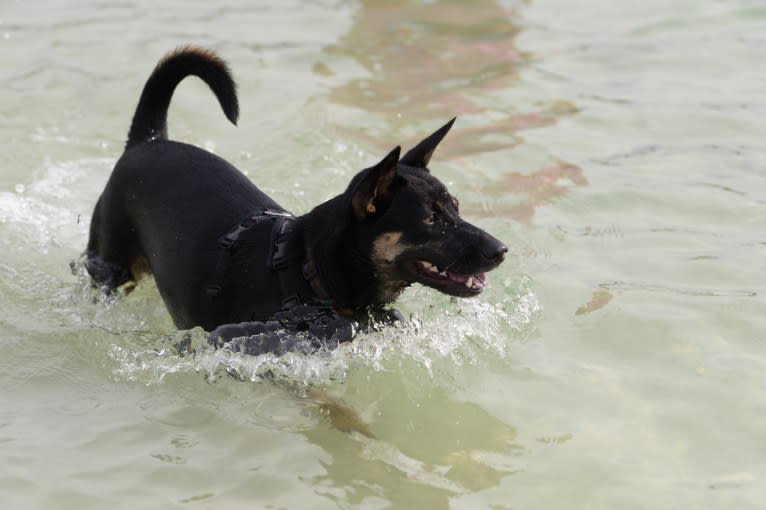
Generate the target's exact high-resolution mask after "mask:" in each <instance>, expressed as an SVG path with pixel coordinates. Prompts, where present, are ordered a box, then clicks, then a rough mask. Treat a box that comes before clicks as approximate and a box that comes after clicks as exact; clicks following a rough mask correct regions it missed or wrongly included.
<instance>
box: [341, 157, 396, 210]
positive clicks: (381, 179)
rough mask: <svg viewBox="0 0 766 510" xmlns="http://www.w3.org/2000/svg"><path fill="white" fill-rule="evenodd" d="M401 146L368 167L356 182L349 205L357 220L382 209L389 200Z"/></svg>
mask: <svg viewBox="0 0 766 510" xmlns="http://www.w3.org/2000/svg"><path fill="white" fill-rule="evenodd" d="M401 150H402V148H401V147H398V146H397V147H396V148H395V149H394V150H392V151H391V152H389V153H388V156H386V157H385V158H383V160H382V161H381V162H380V163H378V164H377V165H375V166H374V167H372V168H370V169H369V171H368V172H367V175H365V176H364V178H363V179H362V180H361V182H359V184H357V186H356V188H355V189H354V194H353V196H352V197H351V207H352V208H353V209H354V215H355V216H356V218H357V219H358V220H363V219H365V218H368V217H370V216H372V215H374V214H375V213H377V212H380V211H382V210H383V209H384V208H385V207H386V206H387V205H388V203H389V202H390V201H391V196H392V195H393V188H394V186H393V184H394V179H395V178H396V165H397V164H398V163H399V153H400V152H401Z"/></svg>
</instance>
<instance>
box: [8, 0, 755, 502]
mask: <svg viewBox="0 0 766 510" xmlns="http://www.w3.org/2000/svg"><path fill="white" fill-rule="evenodd" d="M154 4H155V3H154V2H148V1H145V2H144V1H142V2H134V3H127V2H123V3H106V2H102V3H100V4H98V3H93V2H83V1H61V2H56V3H47V4H45V5H43V4H40V3H33V2H27V3H8V2H6V3H5V4H4V5H3V6H2V7H0V62H2V66H0V84H2V89H3V92H2V96H0V97H2V99H1V100H0V119H1V121H0V148H1V149H2V150H0V248H1V249H2V252H1V253H2V255H0V506H2V508H14V509H16V508H18V509H37V508H39V509H50V508H62V509H68V508H78V509H79V508H105V507H109V508H131V509H138V508H146V509H150V508H152V509H153V508H215V509H237V508H514V509H516V508H524V509H536V508H588V509H591V508H610V509H612V508H620V509H626V508H651V509H657V508H669V509H670V508H673V509H675V508H738V509H744V508H762V507H763V505H764V501H766V489H764V487H766V392H765V391H764V389H766V346H765V342H766V319H765V317H766V302H765V301H764V297H763V296H764V293H766V286H765V285H764V281H766V279H765V278H766V271H765V270H764V268H765V266H764V263H763V261H764V256H766V233H765V232H766V171H765V170H764V166H765V165H766V142H764V140H766V104H765V103H764V99H763V97H764V90H766V72H765V71H764V69H763V55H764V49H766V35H765V34H766V8H764V7H763V5H762V3H761V2H759V1H755V0H753V1H746V0H728V1H723V0H721V1H711V2H698V1H692V0H675V1H672V2H666V1H658V0H647V1H644V2H640V3H637V4H636V5H629V4H628V3H627V2H608V1H606V0H583V1H581V2H576V3H573V2H565V1H563V0H530V1H528V2H521V3H517V4H514V3H511V2H496V1H492V0H479V1H475V2H458V1H454V2H447V1H430V2H425V1H424V2H415V1H404V0H395V1H382V0H378V1H371V0H368V1H364V0H359V1H341V2H331V1H326V2H325V1H303V2H301V1H292V2H279V3H278V4H277V3H276V2H274V4H277V5H279V7H273V6H268V5H267V2H245V1H240V2H216V3H211V2H199V1H195V2H190V1H183V2H182V1H176V2H164V4H165V7H162V8H157V7H155V6H154ZM189 42H194V43H199V44H203V45H206V46H209V47H211V48H214V49H216V50H218V51H219V52H220V53H221V54H222V55H223V56H224V57H225V58H226V59H227V60H228V61H229V62H230V64H231V65H232V67H233V70H234V72H235V75H236V78H237V80H238V82H239V85H240V87H239V89H240V101H241V105H242V117H241V121H240V124H239V127H237V128H234V127H232V126H230V125H228V124H227V122H226V120H225V118H224V116H223V115H222V114H221V112H220V111H218V105H217V104H216V102H215V100H214V98H213V97H212V96H211V95H210V93H209V92H208V91H207V90H206V89H205V88H204V86H202V85H201V84H200V83H198V82H194V81H193V80H189V81H188V82H184V83H183V85H182V86H181V87H180V89H179V91H178V93H177V94H176V96H175V98H174V101H173V104H172V107H171V116H170V121H169V125H170V131H171V136H172V137H174V138H177V139H181V140H184V141H189V142H192V143H195V144H198V145H200V146H203V147H205V148H208V149H210V150H213V151H215V152H216V153H218V154H220V155H222V156H223V157H225V158H227V159H229V160H230V161H232V162H233V163H234V164H236V165H237V166H238V167H240V168H241V169H243V170H244V171H246V172H247V175H248V176H249V177H250V178H251V179H253V181H254V182H256V183H258V185H259V186H260V187H262V188H263V189H264V190H266V191H267V192H268V193H270V194H272V195H273V196H274V197H275V198H276V199H277V200H278V201H279V202H281V203H282V204H284V205H285V206H287V207H289V208H290V209H292V210H293V211H294V212H297V213H300V212H304V211H306V210H307V209H308V208H309V207H311V206H312V205H313V204H315V203H317V202H319V201H322V200H324V199H326V198H329V197H330V196H332V195H333V194H336V193H338V192H340V191H341V190H342V189H343V188H344V187H345V184H346V183H347V181H348V179H349V178H350V176H351V175H353V173H354V172H355V171H356V170H358V169H360V168H363V167H365V166H367V165H369V164H370V163H371V162H373V161H376V159H379V158H380V157H381V156H382V155H383V154H385V153H386V152H387V150H389V149H390V148H392V147H393V146H394V145H397V144H403V145H404V146H405V147H409V146H410V145H411V144H412V143H413V142H414V141H416V140H417V139H419V137H421V136H423V135H425V134H427V133H429V132H430V131H432V130H433V129H435V128H436V127H438V126H440V125H441V124H443V123H444V122H445V121H446V120H448V119H449V118H451V117H452V116H453V115H457V116H458V117H459V120H458V123H457V124H456V125H455V127H454V128H453V131H452V132H451V133H450V135H449V137H448V138H447V139H446V140H445V142H444V145H443V147H442V148H441V149H440V151H439V152H438V153H437V154H436V156H435V157H434V161H433V164H432V169H433V171H434V172H435V173H436V174H438V176H439V177H441V178H442V180H444V181H445V182H446V183H448V185H449V186H450V188H451V189H452V190H453V192H455V194H456V195H458V196H459V197H460V200H461V209H462V210H463V213H464V216H466V217H468V218H469V219H471V220H473V221H475V222H476V223H478V224H479V225H481V226H483V227H484V228H486V229H488V230H490V231H492V232H493V233H495V234H496V235H498V237H501V238H502V239H504V240H505V241H506V242H507V243H508V244H509V246H510V247H511V256H510V258H509V260H508V261H507V262H506V264H504V265H503V266H502V267H501V268H500V269H499V270H498V271H496V272H494V273H492V274H490V288H489V289H488V290H487V291H486V292H485V293H484V294H483V295H482V296H481V297H480V298H479V299H477V300H473V301H462V302H452V301H451V300H450V299H448V298H445V297H443V296H439V295H436V294H435V293H434V292H432V291H429V290H425V289H422V288H414V289H412V290H410V291H408V292H407V294H406V295H405V296H404V297H403V299H402V300H401V302H400V305H401V306H400V307H401V308H402V309H403V310H404V311H406V312H407V313H408V314H412V315H413V318H414V320H413V325H412V326H411V327H409V328H407V329H400V330H389V331H386V332H384V333H382V334H378V335H368V336H364V337H361V338H359V339H358V340H357V341H356V342H355V343H354V344H353V345H351V346H347V347H345V348H343V349H341V350H339V351H337V352H335V353H333V354H331V355H329V356H318V357H309V358H306V357H298V356H288V357H286V358H283V359H272V358H269V357H262V358H247V357H237V356H232V355H228V356H227V355H225V354H224V353H215V352H206V353H201V354H200V355H199V356H196V357H191V356H179V355H178V354H176V353H175V352H173V350H172V349H171V348H170V347H169V346H170V342H169V341H168V338H169V337H170V336H172V334H173V328H172V325H171V323H170V320H169V318H168V316H167V314H166V312H165V310H164V308H163V305H162V302H161V300H160V298H159V296H158V294H157V292H156V289H155V288H154V287H153V286H152V285H151V284H146V283H144V284H142V286H140V287H139V289H138V290H137V291H136V292H135V293H134V294H132V295H131V296H129V298H127V299H125V300H123V301H121V302H117V303H103V302H97V303H94V302H93V300H92V296H91V295H90V293H89V291H88V289H87V283H86V282H85V280H83V279H82V278H78V277H77V276H73V275H72V274H71V273H70V271H69V268H68V263H69V261H70V260H72V259H74V258H76V257H77V256H78V254H79V253H80V252H81V250H82V249H83V247H84V245H85V242H86V236H87V225H88V222H89V219H90V212H91V209H92V207H93V204H94V203H95V200H96V198H97V197H98V194H99V193H100V191H101V189H102V187H103V185H104V183H105V181H106V178H107V176H108V174H109V172H110V169H111V166H112V165H113V163H114V161H115V160H116V158H117V157H118V156H119V154H120V151H121V147H122V144H123V142H124V137H125V133H126V132H127V128H128V124H129V120H130V116H131V115H132V110H133V108H134V106H135V103H136V101H137V98H138V94H139V92H140V89H141V87H142V86H143V82H144V80H145V79H146V77H147V76H148V73H149V72H150V71H151V69H152V67H153V66H154V63H155V62H156V60H157V59H158V58H159V57H160V56H161V55H162V54H163V53H165V52H166V51H168V50H169V49H171V48H173V47H175V46H176V45H179V44H183V43H189ZM267 371H270V372H272V373H276V374H278V375H279V378H280V380H282V381H284V382H285V384H279V385H276V384H273V383H270V382H263V381H262V380H260V377H261V376H262V375H263V374H264V373H266V372H267ZM233 376H235V377H233ZM239 379H243V380H244V381H240V380H239ZM309 388H313V389H312V390H311V391H312V392H317V391H318V392H321V393H320V397H319V398H316V395H315V394H314V393H312V395H307V393H308V392H309ZM317 389H318V390H317ZM328 400H336V401H342V402H343V408H345V409H346V410H347V416H345V418H347V419H353V418H354V414H355V415H356V418H357V419H358V420H361V421H362V422H363V425H361V426H359V427H362V428H363V427H364V426H366V427H368V430H369V432H371V433H372V434H373V435H374V438H370V437H366V436H365V435H364V434H360V433H359V432H348V431H344V429H347V428H348V427H347V423H346V422H343V420H342V419H343V418H344V416H340V417H339V418H338V417H337V411H338V409H337V408H333V409H331V410H330V411H331V414H332V413H335V414H333V416H335V420H334V421H333V420H332V419H330V418H329V417H328V416H327V414H328V412H327V411H328V406H327V405H326V402H327V401H328ZM323 402H324V403H323ZM359 427H357V428H359Z"/></svg>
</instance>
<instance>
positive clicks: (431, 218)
mask: <svg viewBox="0 0 766 510" xmlns="http://www.w3.org/2000/svg"><path fill="white" fill-rule="evenodd" d="M434 221H436V215H435V214H433V213H431V215H430V216H428V217H427V218H426V219H424V220H423V223H425V224H426V225H433V224H434Z"/></svg>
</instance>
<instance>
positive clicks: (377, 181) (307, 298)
mask: <svg viewBox="0 0 766 510" xmlns="http://www.w3.org/2000/svg"><path fill="white" fill-rule="evenodd" d="M189 75H195V76H198V77H199V78H201V79H202V80H203V81H204V82H205V83H207V85H208V86H209V87H210V88H211V89H212V91H213V92H214V93H215V95H216V97H217V98H218V102H219V103H220V105H221V107H222V108H223V111H224V113H225V114H226V116H227V117H228V119H229V120H230V121H231V122H233V123H236V120H237V117H238V103H237V95H236V90H235V84H234V81H233V80H232V78H231V75H230V72H229V69H228V67H227V66H226V63H225V62H223V61H222V60H221V59H220V58H219V57H218V56H216V55H215V54H214V53H212V52H210V51H207V50H204V49H200V48H196V47H184V48H180V49H178V50H176V51H174V52H172V53H170V54H168V55H167V56H166V57H165V58H164V59H162V60H161V61H160V62H159V64H158V65H157V67H156V68H155V69H154V72H152V74H151V76H150V77H149V80H148V81H147V82H146V85H145V86H144V90H143V92H142V94H141V98H140V100H139V102H138V107H137V108H136V112H135V114H134V116H133V121H132V124H131V126H130V132H129V134H128V141H127V144H126V147H125V152H124V153H123V155H122V157H121V158H120V159H119V161H118V162H117V164H116V166H115V168H114V171H113V172H112V175H111V177H110V179H109V182H108V183H107V184H106V188H105V189H104V192H103V193H102V194H101V197H100V198H99V200H98V202H97V204H96V207H95V211H94V212H93V219H92V221H91V227H90V239H89V241H88V248H87V251H86V252H85V258H86V262H85V265H86V268H87V270H88V272H89V274H90V276H91V278H92V279H93V281H94V283H95V284H98V285H100V286H102V287H103V288H105V289H106V290H107V291H113V290H114V289H116V288H117V287H119V286H121V285H123V284H125V283H128V282H131V281H135V280H136V279H137V277H138V276H139V274H141V273H142V272H146V271H150V272H151V273H152V274H153V275H154V278H155V280H156V282H157V287H158V289H159V291H160V294H161V295H162V298H163V300H164V301H165V304H166V305H167V308H168V310H169V311H170V315H171V316H172V318H173V321H174V322H175V324H176V326H177V327H179V328H182V329H186V328H192V327H195V326H201V327H202V328H204V329H205V330H206V331H211V330H214V332H213V334H212V335H211V336H212V338H214V339H218V338H219V337H223V339H224V340H228V339H231V338H235V337H250V336H253V335H255V336H259V335H260V337H261V340H260V341H259V342H257V343H256V344H255V346H245V347H241V346H240V348H243V349H244V350H246V351H248V352H255V353H257V352H264V351H276V352H282V351H285V350H293V349H303V347H302V346H301V345H297V344H294V343H290V342H288V343H287V344H286V343H285V341H284V338H285V337H284V336H280V335H278V334H276V333H275V332H277V331H281V330H286V331H289V332H298V331H307V332H308V333H309V335H308V336H309V337H312V341H311V342H310V345H309V347H314V348H315V347H317V339H320V340H322V339H332V341H333V342H334V343H337V342H339V341H346V340H349V339H350V338H351V337H352V336H353V328H351V324H352V323H351V322H350V321H359V320H364V319H367V318H369V317H372V318H373V319H377V320H381V319H390V318H392V317H396V315H397V314H396V312H394V311H391V310H386V309H384V305H387V304H388V303H391V302H392V301H394V300H395V299H396V297H397V296H398V295H399V294H400V293H401V292H402V290H404V288H406V287H407V286H408V285H410V284H412V283H413V282H418V283H421V284H423V285H427V286H429V287H432V288H434V289H436V290H439V291H441V292H444V293H446V294H449V295H453V296H460V297H469V296H475V295H477V294H479V293H480V292H481V291H482V290H483V288H484V286H485V283H486V280H485V275H484V272H485V271H489V270H490V269H493V268H495V267H497V266H498V265H499V264H500V263H501V262H502V261H503V258H504V255H505V253H506V252H507V248H506V247H505V246H504V245H503V244H502V243H501V242H500V241H498V240H497V239H495V238H494V237H492V236H491V235H489V234H487V233H486V232H484V231H482V230H480V229H479V228H477V227H475V226H473V225H471V224H469V223H467V222H465V221H464V220H462V219H461V218H460V216H459V215H458V202H457V200H456V199H455V198H454V197H453V196H452V195H450V194H449V192H448V191H447V189H446V188H445V187H444V185H443V184H442V183H441V182H439V181H438V180H437V179H436V178H435V177H433V176H432V175H431V174H430V173H429V171H428V169H427V168H426V167H427V165H428V162H429V160H430V159H431V155H432V154H433V152H434V149H435V148H436V146H437V145H438V144H439V142H440V141H441V140H442V138H443V137H444V135H445V134H446V133H447V131H448V130H449V129H450V127H451V126H452V123H453V122H454V119H453V120H452V121H450V122H449V123H447V125H445V126H444V127H442V128H441V129H439V130H438V131H436V132H435V133H434V134H432V135H431V136H429V137H428V138H426V139H425V140H423V141H422V142H421V143H420V144H418V145H417V146H416V147H415V148H413V149H412V150H411V151H409V152H408V153H407V154H405V155H404V157H402V158H401V159H399V151H400V149H399V147H397V148H395V149H394V150H393V151H391V153H390V154H388V155H387V156H386V157H385V158H383V160H382V161H381V162H380V163H378V164H377V165H375V166H373V167H371V168H368V169H366V170H362V171H361V172H359V173H358V174H357V175H356V176H355V177H354V178H353V179H352V180H351V183H350V184H349V186H348V188H347V189H346V191H344V192H343V193H341V194H340V195H338V196H337V197H335V198H333V199H331V200H329V201H327V202H325V203H323V204H320V205H318V206H317V207H315V208H314V209H313V210H312V211H311V212H309V213H308V214H305V215H303V216H300V217H293V216H292V215H291V214H290V213H288V212H287V211H285V209H283V208H282V207H280V206H279V204H277V203H276V202H274V201H273V200H272V199H271V198H269V197H268V196H266V195H265V194H264V193H263V192H262V191H260V190H259V189H258V188H257V187H255V186H254V185H253V184H252V183H251V182H250V181H249V180H248V179H247V178H246V177H245V176H244V175H243V174H242V173H240V172H239V171H238V170H237V169H236V168H234V167H233V166H232V165H231V164H229V163H227V162H226V161H224V160H223V159H221V158H219V157H218V156H215V155H213V154H211V153H209V152H206V151H204V150H202V149H199V148H197V147H194V146H192V145H187V144H184V143H179V142H174V141H170V140H168V137H167V126H166V118H167V111H168V106H169V104H170V99H171V96H172V94H173V91H174V90H175V88H176V86H177V85H178V83H179V82H180V81H181V80H183V79H184V78H185V77H186V76H189ZM216 328H217V329H216ZM264 335H265V336H264ZM331 343H332V342H331ZM304 347H305V346H304Z"/></svg>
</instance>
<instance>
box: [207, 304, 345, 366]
mask: <svg viewBox="0 0 766 510" xmlns="http://www.w3.org/2000/svg"><path fill="white" fill-rule="evenodd" d="M356 330H357V325H356V323H354V322H352V321H350V320H348V319H345V318H343V317H340V316H339V315H338V314H337V313H336V312H335V311H334V310H333V309H332V308H328V307H322V306H303V305H301V306H297V307H295V308H293V309H291V310H287V311H282V312H278V313H277V314H275V315H274V318H273V319H272V320H269V321H263V322H262V321H249V322H240V323H236V324H224V325H222V326H219V327H217V328H216V329H214V330H213V331H211V332H210V333H208V341H209V342H210V344H211V345H214V346H216V347H218V348H224V349H228V350H231V351H235V352H242V353H244V354H250V355H254V356H257V355H260V354H266V353H272V354H277V355H281V354H285V353H287V352H302V353H305V354H310V353H314V352H316V351H319V350H322V349H325V350H326V349H334V348H336V347H337V346H338V345H340V344H341V343H343V342H349V341H351V340H352V339H353V337H354V334H355V333H356Z"/></svg>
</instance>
